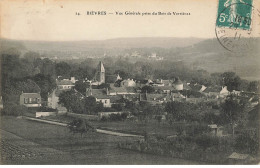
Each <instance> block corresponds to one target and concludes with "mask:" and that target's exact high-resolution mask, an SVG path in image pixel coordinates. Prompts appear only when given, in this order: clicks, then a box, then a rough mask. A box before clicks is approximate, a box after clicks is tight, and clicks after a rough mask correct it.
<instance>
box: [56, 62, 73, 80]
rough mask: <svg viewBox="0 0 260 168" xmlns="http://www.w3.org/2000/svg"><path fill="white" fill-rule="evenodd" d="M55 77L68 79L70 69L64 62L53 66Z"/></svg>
mask: <svg viewBox="0 0 260 168" xmlns="http://www.w3.org/2000/svg"><path fill="white" fill-rule="evenodd" d="M55 70H56V75H57V76H63V77H70V72H71V67H70V65H69V64H68V63H66V62H59V63H57V64H56V65H55Z"/></svg>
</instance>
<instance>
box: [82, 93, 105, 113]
mask: <svg viewBox="0 0 260 168" xmlns="http://www.w3.org/2000/svg"><path fill="white" fill-rule="evenodd" d="M83 104H84V113H85V114H96V113H97V112H100V111H103V109H104V107H103V104H102V103H100V102H96V98H95V97H93V96H89V97H86V98H84V99H83Z"/></svg>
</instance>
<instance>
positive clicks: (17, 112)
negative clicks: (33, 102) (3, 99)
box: [2, 103, 28, 116]
mask: <svg viewBox="0 0 260 168" xmlns="http://www.w3.org/2000/svg"><path fill="white" fill-rule="evenodd" d="M27 111H28V108H27V107H26V106H23V105H17V104H15V103H6V104H5V106H4V109H3V111H2V114H3V115H13V116H21V115H23V114H24V113H26V112H27Z"/></svg>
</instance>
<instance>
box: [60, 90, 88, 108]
mask: <svg viewBox="0 0 260 168" xmlns="http://www.w3.org/2000/svg"><path fill="white" fill-rule="evenodd" d="M82 99H83V98H82V96H81V95H80V94H79V93H77V92H75V91H74V90H69V91H65V92H62V93H61V94H60V95H59V102H58V103H59V104H63V106H64V107H65V108H66V109H67V110H68V111H69V112H74V113H83V112H84V104H83V101H82Z"/></svg>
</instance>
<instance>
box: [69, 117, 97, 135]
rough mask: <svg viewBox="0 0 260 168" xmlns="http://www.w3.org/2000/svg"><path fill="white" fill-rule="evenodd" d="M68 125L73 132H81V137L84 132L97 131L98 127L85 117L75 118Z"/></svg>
mask: <svg viewBox="0 0 260 168" xmlns="http://www.w3.org/2000/svg"><path fill="white" fill-rule="evenodd" d="M67 127H68V128H69V130H70V132H72V133H73V135H74V134H75V133H80V135H81V137H82V136H83V134H84V133H87V132H95V131H96V129H95V128H94V127H93V126H91V125H90V124H89V123H88V122H87V121H86V120H84V119H75V120H73V121H72V122H70V123H69V124H68V126H67Z"/></svg>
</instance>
